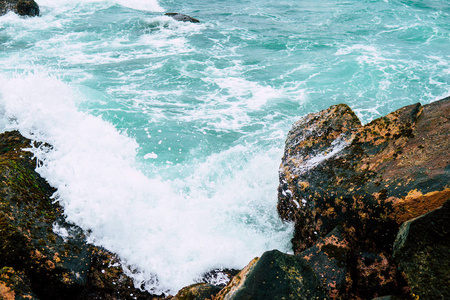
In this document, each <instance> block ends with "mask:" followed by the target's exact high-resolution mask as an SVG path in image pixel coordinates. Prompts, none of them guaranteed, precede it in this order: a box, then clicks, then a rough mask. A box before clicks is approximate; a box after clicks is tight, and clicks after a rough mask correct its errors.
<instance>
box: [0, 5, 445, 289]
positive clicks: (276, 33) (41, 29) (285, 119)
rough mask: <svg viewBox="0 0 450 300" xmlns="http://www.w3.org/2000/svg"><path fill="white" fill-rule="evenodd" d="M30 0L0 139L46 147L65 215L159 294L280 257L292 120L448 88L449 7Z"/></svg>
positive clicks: (13, 33)
mask: <svg viewBox="0 0 450 300" xmlns="http://www.w3.org/2000/svg"><path fill="white" fill-rule="evenodd" d="M38 3H39V5H40V7H41V16H40V17H39V18H20V17H18V16H16V15H14V14H8V15H5V16H2V17H0V131H5V130H13V129H19V130H20V131H21V132H22V134H23V135H25V136H27V137H30V138H32V139H35V140H39V141H45V142H48V143H50V144H52V145H53V147H54V148H53V150H51V151H48V149H34V150H33V151H34V153H35V155H36V156H37V157H38V158H39V159H40V160H41V161H42V165H41V166H40V167H39V168H38V171H39V172H40V173H41V175H42V176H44V177H45V178H46V179H47V180H48V181H49V182H50V183H51V184H52V185H53V186H55V187H57V188H58V193H57V194H56V195H55V201H59V202H60V203H61V204H62V205H63V206H64V208H65V212H66V215H67V220H68V221H70V222H73V223H75V224H77V225H79V226H81V227H82V228H83V229H85V230H89V232H90V236H89V238H90V240H91V241H92V242H93V243H95V244H99V245H102V246H105V247H107V248H108V249H110V250H112V251H115V252H116V253H118V254H119V255H120V257H121V259H122V260H123V263H124V266H125V267H126V268H128V270H129V272H130V274H131V273H133V276H134V278H135V280H136V283H137V284H139V285H140V284H141V283H143V284H144V285H145V287H146V288H147V289H148V290H150V291H153V292H156V293H159V292H163V291H166V292H167V291H168V292H171V293H174V292H176V291H177V290H178V289H179V288H181V287H183V286H185V285H188V284H191V283H193V282H194V281H196V280H198V279H199V278H200V277H201V275H202V274H203V273H204V272H207V271H208V270H211V269H214V268H219V269H220V268H242V267H243V266H245V265H246V264H247V263H248V262H249V261H250V260H251V259H252V258H253V257H255V256H259V255H261V254H262V253H263V252H264V251H266V250H271V249H274V248H277V249H280V250H282V251H289V247H290V245H289V240H290V238H291V236H292V226H291V225H290V224H283V223H282V222H281V221H280V220H279V219H278V217H277V214H276V202H277V199H276V197H277V196H276V189H277V185H278V174H277V172H278V166H279V164H280V161H281V157H282V151H283V143H284V140H285V138H286V134H287V132H288V130H289V129H290V127H291V124H292V123H293V122H295V121H296V120H298V119H299V118H300V117H301V116H304V115H306V114H308V113H310V112H315V111H318V110H321V109H325V108H327V107H329V106H330V105H333V104H337V103H346V104H348V105H349V106H350V107H352V108H353V109H354V110H355V111H356V112H357V114H358V116H359V117H360V118H361V120H362V121H363V122H368V121H370V120H372V119H374V118H377V117H379V116H382V115H385V114H387V113H389V112H391V111H393V110H395V109H397V108H400V107H402V106H404V105H408V104H412V103H415V102H419V101H420V102H421V103H423V104H426V103H430V102H433V101H435V100H438V99H440V98H443V97H445V96H448V95H449V94H450V2H449V1H448V0H435V1H431V0H428V1H425V0H424V1H406V0H403V1H400V0H385V1H376V0H366V1H360V0H348V1H338V0H334V1H332V0H324V1H292V0H290V1H277V2H274V1H265V0H255V1H236V0H234V1H204V0H200V1H192V0H188V1H163V0H160V1H159V2H156V0H149V1H145V0H132V1H125V0H108V1H100V0H81V1H75V0H63V1H55V0H42V1H38ZM164 12H180V13H185V14H188V15H191V16H193V17H195V18H198V19H199V20H200V21H201V23H200V24H191V23H182V22H177V21H175V20H173V19H171V18H169V17H167V16H164ZM55 230H56V231H58V226H57V224H55ZM62 234H63V233H62ZM221 279H223V278H217V280H218V281H219V280H221Z"/></svg>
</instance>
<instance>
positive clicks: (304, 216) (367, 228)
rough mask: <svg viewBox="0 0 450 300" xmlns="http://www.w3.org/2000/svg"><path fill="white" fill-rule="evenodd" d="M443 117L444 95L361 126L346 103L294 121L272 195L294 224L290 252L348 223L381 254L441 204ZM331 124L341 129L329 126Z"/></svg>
mask: <svg viewBox="0 0 450 300" xmlns="http://www.w3.org/2000/svg"><path fill="white" fill-rule="evenodd" d="M449 114H450V98H446V99H443V100H441V101H437V102H434V103H432V104H429V105H425V106H422V105H420V104H419V103H418V104H414V105H410V106H406V107H403V108H401V109H399V110H397V111H395V112H393V113H391V114H389V115H387V116H386V117H382V118H379V119H376V120H374V121H372V122H371V123H369V124H367V125H365V126H363V127H359V126H358V125H359V122H358V121H357V120H355V118H356V117H355V116H354V114H353V113H352V112H351V111H349V109H348V108H347V107H346V106H333V107H331V108H330V109H327V110H325V111H322V112H319V113H316V114H311V115H308V116H307V117H306V118H304V119H302V120H301V121H299V122H298V123H297V124H295V125H294V127H293V129H292V130H291V132H290V133H289V135H288V139H287V141H286V150H285V154H284V157H283V160H282V164H281V167H280V186H279V194H278V195H279V200H278V211H279V213H280V216H281V217H282V218H283V219H284V220H290V221H294V222H295V224H296V232H295V237H294V241H293V243H294V250H295V251H296V252H300V251H302V250H304V249H306V248H308V247H310V246H311V245H313V244H314V243H315V241H317V239H318V238H320V237H323V236H325V235H326V234H328V233H329V232H330V231H331V230H332V229H333V228H334V227H335V226H336V225H338V224H342V223H345V224H352V223H354V224H352V227H355V230H356V233H359V235H360V237H363V236H364V237H365V239H366V242H368V243H377V242H379V243H380V245H384V246H385V248H386V249H388V248H390V247H391V246H392V243H393V239H394V238H395V234H396V232H397V229H398V227H399V224H401V223H402V222H404V221H406V220H408V219H411V218H414V217H417V216H420V215H421V214H423V213H425V212H427V211H430V210H432V209H435V208H437V207H439V206H440V205H442V203H443V201H445V199H446V197H448V195H450V189H449V182H450V180H449V179H450V171H449V168H448V165H449V159H448V155H447V151H448V149H449V144H450V139H449V132H450V122H448V119H447V117H446V116H448V115H449ZM339 122H341V123H342V124H343V125H342V127H344V128H346V129H342V128H341V127H340V126H333V125H331V126H329V124H336V123H337V124H340V123H339ZM353 137H354V138H353ZM352 138H353V140H352ZM316 140H318V141H316ZM350 141H351V142H350ZM345 143H348V145H345ZM396 224H397V225H396ZM314 232H317V234H314ZM360 242H361V241H360Z"/></svg>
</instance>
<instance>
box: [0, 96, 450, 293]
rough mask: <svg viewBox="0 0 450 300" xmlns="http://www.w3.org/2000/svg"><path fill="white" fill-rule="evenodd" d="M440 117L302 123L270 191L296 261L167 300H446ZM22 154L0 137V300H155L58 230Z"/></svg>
mask: <svg viewBox="0 0 450 300" xmlns="http://www.w3.org/2000/svg"><path fill="white" fill-rule="evenodd" d="M449 116H450V98H446V99H443V100H441V101H436V102H434V103H431V104H428V105H424V106H422V105H421V104H419V103H417V104H414V105H410V106H406V107H403V108H401V109H399V110H397V111H395V112H392V113H391V114H389V115H387V116H385V117H382V118H379V119H376V120H374V121H372V122H371V123H369V124H367V125H364V126H362V125H361V123H360V121H359V120H358V118H357V117H356V115H355V114H354V113H353V111H352V110H351V109H350V108H349V107H348V106H346V105H344V104H340V105H335V106H332V107H330V108H328V109H326V110H324V111H321V112H318V113H312V114H309V115H307V116H305V117H304V118H302V119H301V120H299V121H298V122H297V123H295V124H294V126H293V128H292V130H291V131H290V132H289V134H288V138H287V140H286V147H285V152H284V156H283V159H282V163H281V166H280V185H279V189H278V192H279V193H278V197H279V199H278V211H279V215H280V217H281V218H282V219H283V220H285V221H288V222H294V224H295V236H294V238H293V239H292V245H293V252H294V253H295V255H288V254H284V253H281V252H279V251H277V250H273V251H268V252H266V253H262V254H261V257H259V258H255V259H254V260H252V261H251V262H249V264H248V265H247V266H246V267H245V268H244V269H242V270H241V271H240V272H239V273H238V274H236V275H235V276H233V277H232V279H231V280H230V282H229V283H228V285H227V286H225V287H218V286H213V285H211V284H208V283H197V284H195V285H192V286H189V287H186V288H184V289H182V290H181V291H179V293H178V294H177V295H175V296H166V299H174V300H175V299H180V300H181V299H190V300H192V299H198V300H200V299H214V300H221V299H268V300H269V299H271V300H273V299H450V288H449V285H448V282H450V230H449V229H450V211H449V210H450V201H448V200H449V199H450V186H449V185H450V184H449V182H450V181H449V178H450V167H449V157H450V156H449V149H450V147H449V143H450V140H449V132H450V122H449V119H450V117H449ZM30 145H31V141H30V140H28V139H26V138H24V137H23V136H21V135H20V134H19V133H18V132H16V131H15V132H6V133H3V134H1V135H0V298H1V299H8V300H9V299H163V298H164V297H163V296H155V295H150V294H148V293H147V292H145V291H142V290H140V289H139V288H135V287H134V285H133V282H132V280H131V279H130V278H128V277H127V276H126V275H125V273H124V272H123V271H122V269H121V267H120V264H119V260H118V258H117V257H115V256H114V254H112V253H109V252H108V251H106V250H105V249H101V248H98V247H94V246H92V245H89V244H87V243H86V239H85V237H84V235H83V232H82V231H81V230H80V229H79V228H78V227H76V226H74V225H72V224H68V223H66V222H65V221H64V215H63V210H62V208H61V207H60V206H59V205H58V204H57V203H52V200H51V195H52V194H53V192H54V190H53V189H52V188H51V187H50V186H49V185H48V184H47V182H46V181H45V180H44V179H42V178H41V177H40V176H39V175H38V174H37V173H36V172H35V170H34V169H35V167H36V163H37V162H36V161H35V160H33V158H32V154H31V153H30V152H29V151H26V150H23V149H26V148H29V147H30ZM48 147H51V146H49V145H48Z"/></svg>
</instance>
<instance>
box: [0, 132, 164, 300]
mask: <svg viewBox="0 0 450 300" xmlns="http://www.w3.org/2000/svg"><path fill="white" fill-rule="evenodd" d="M27 148H31V141H30V140H28V139H26V138H24V137H23V136H21V135H20V133H19V132H17V131H13V132H6V133H3V134H0V237H1V238H0V268H1V269H0V298H2V299H16V300H17V299H55V300H56V299H58V300H59V299H69V300H70V299H157V298H161V297H156V296H152V295H150V294H149V293H147V292H145V291H141V290H140V289H137V288H134V286H133V280H132V279H131V278H129V277H127V276H126V275H125V274H124V272H123V270H122V268H121V265H120V263H119V260H118V259H117V257H116V256H115V255H113V254H111V253H109V252H108V251H106V250H104V249H101V248H98V247H94V246H92V245H88V244H87V243H86V240H85V237H84V234H83V232H82V231H81V229H80V228H78V227H77V226H74V225H71V224H67V223H66V222H65V221H64V218H63V213H62V208H61V207H60V206H59V205H58V204H57V203H52V200H51V196H52V194H53V193H54V192H55V190H54V189H53V188H51V187H50V186H49V185H48V184H47V182H46V181H45V180H44V179H43V178H41V177H40V176H39V174H37V173H36V172H35V170H34V169H35V167H36V161H35V160H34V159H33V155H32V153H31V152H30V151H25V150H23V149H27ZM54 231H60V232H61V231H64V232H66V233H68V234H67V235H65V236H64V238H62V237H61V236H59V235H57V234H55V233H54Z"/></svg>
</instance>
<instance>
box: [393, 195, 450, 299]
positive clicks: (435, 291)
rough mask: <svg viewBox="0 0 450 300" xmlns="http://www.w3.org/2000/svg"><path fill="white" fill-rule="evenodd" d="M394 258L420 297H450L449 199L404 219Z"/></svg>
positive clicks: (415, 293) (414, 291) (396, 242)
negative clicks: (433, 208) (416, 216)
mask: <svg viewBox="0 0 450 300" xmlns="http://www.w3.org/2000/svg"><path fill="white" fill-rule="evenodd" d="M394 258H395V260H396V261H397V262H398V264H399V268H400V270H401V271H402V272H403V273H404V274H405V277H406V279H407V281H408V284H409V286H410V287H411V291H412V292H413V294H414V295H417V296H418V299H430V300H431V299H450V285H449V282H450V199H449V200H447V202H446V203H445V204H444V205H443V206H442V207H441V208H438V209H436V210H433V211H431V212H429V213H427V214H425V215H423V216H421V217H418V218H415V219H413V220H410V221H407V222H405V223H403V225H402V226H401V228H400V231H399V233H398V235H397V239H396V241H395V244H394Z"/></svg>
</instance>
